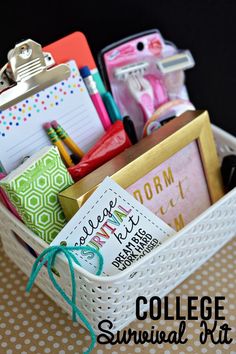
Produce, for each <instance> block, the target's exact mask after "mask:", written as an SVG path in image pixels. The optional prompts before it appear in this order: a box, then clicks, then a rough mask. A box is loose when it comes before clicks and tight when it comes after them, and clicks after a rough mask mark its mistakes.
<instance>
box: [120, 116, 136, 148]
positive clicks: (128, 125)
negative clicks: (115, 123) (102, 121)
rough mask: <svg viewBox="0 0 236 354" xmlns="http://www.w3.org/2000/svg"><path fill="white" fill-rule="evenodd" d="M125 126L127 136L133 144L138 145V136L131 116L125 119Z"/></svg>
mask: <svg viewBox="0 0 236 354" xmlns="http://www.w3.org/2000/svg"><path fill="white" fill-rule="evenodd" d="M123 124H124V129H125V131H126V134H127V135H128V137H129V138H130V141H131V143H132V144H136V143H137V142H138V138H137V134H136V131H135V127H134V123H133V121H132V119H130V117H129V116H125V117H124V118H123Z"/></svg>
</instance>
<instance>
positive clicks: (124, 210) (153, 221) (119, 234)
mask: <svg viewBox="0 0 236 354" xmlns="http://www.w3.org/2000/svg"><path fill="white" fill-rule="evenodd" d="M174 233H175V230H173V229H172V228H171V227H170V226H169V225H167V224H166V223H164V222H163V221H162V220H161V219H160V218H159V217H157V216H156V215H154V214H153V213H152V212H151V211H149V210H148V209H147V208H146V207H144V206H143V205H142V204H140V203H139V202H138V201H137V200H135V199H134V198H133V197H132V196H131V195H130V194H129V193H128V192H126V191H125V190H124V189H123V188H121V187H120V186H119V185H118V184H117V183H115V182H114V181H113V180H112V179H111V178H109V177H107V178H106V179H105V180H104V181H103V183H102V184H101V185H100V186H99V187H98V189H97V190H96V191H95V192H94V193H93V194H92V196H91V197H90V198H89V199H88V200H87V201H86V203H85V204H84V205H83V206H82V207H81V209H80V210H79V211H78V212H77V213H76V214H75V215H74V216H73V218H72V219H71V220H70V221H69V222H68V223H67V225H66V226H65V227H64V228H63V229H62V231H61V232H60V233H59V234H58V235H57V237H56V238H55V239H54V240H53V242H52V243H51V246H53V245H59V244H60V243H61V242H62V241H66V243H67V245H68V246H90V247H92V248H95V249H97V250H98V251H99V252H100V253H101V254H102V256H103V259H104V268H103V275H114V274H117V273H119V272H121V271H124V270H125V269H127V268H128V267H129V266H130V265H131V264H133V263H134V262H136V261H137V260H138V259H140V258H142V257H144V256H145V255H146V254H148V253H149V252H151V251H152V250H153V249H155V248H156V247H158V246H159V245H160V244H161V243H163V241H165V240H166V239H167V238H168V237H169V236H172V235H173V234H174ZM74 254H76V256H77V257H78V260H79V261H80V263H81V265H82V266H83V268H85V269H87V270H88V271H90V272H92V273H96V270H97V266H98V257H97V256H96V255H95V254H94V253H92V252H89V251H78V252H77V251H74Z"/></svg>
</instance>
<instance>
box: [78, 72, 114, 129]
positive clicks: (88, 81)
mask: <svg viewBox="0 0 236 354" xmlns="http://www.w3.org/2000/svg"><path fill="white" fill-rule="evenodd" d="M80 74H81V76H82V78H83V80H84V83H85V85H86V87H87V90H88V92H89V95H90V97H91V100H92V102H93V104H94V106H95V108H96V110H97V113H98V115H99V118H100V120H101V122H102V125H103V127H104V129H105V130H107V129H108V128H109V127H110V126H111V121H110V118H109V116H108V113H107V111H106V108H105V106H104V103H103V101H102V98H101V96H100V94H99V92H98V89H97V86H96V82H95V81H94V79H93V77H92V75H91V72H90V70H89V67H88V66H83V67H82V68H81V69H80Z"/></svg>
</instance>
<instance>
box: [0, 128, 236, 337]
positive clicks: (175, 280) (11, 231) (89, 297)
mask: <svg viewBox="0 0 236 354" xmlns="http://www.w3.org/2000/svg"><path fill="white" fill-rule="evenodd" d="M213 129H214V134H215V138H216V142H217V146H218V151H219V154H220V156H221V157H223V156H224V155H228V154H230V153H235V154H236V138H234V137H233V136H231V135H229V134H228V133H225V132H224V131H222V130H221V129H219V128H217V127H213ZM15 234H16V235H18V236H19V237H20V238H21V239H22V240H24V241H25V242H26V243H27V244H28V245H29V246H30V247H32V248H33V249H34V250H35V251H36V252H37V253H41V252H42V251H43V250H44V249H45V248H46V247H48V245H47V244H46V243H45V242H44V241H42V240H41V239H40V238H39V237H37V236H35V235H34V234H33V233H32V232H31V231H29V230H28V228H27V227H26V226H25V225H24V224H22V223H21V222H19V221H18V220H17V219H16V218H15V217H14V216H13V215H12V214H11V213H10V212H9V211H8V210H6V208H4V207H3V206H2V205H0V235H1V237H2V242H3V247H4V249H5V252H6V253H7V255H8V256H9V257H10V258H11V259H12V261H13V262H15V263H16V264H17V266H18V267H19V268H20V269H21V270H22V271H23V272H24V273H25V274H27V275H28V276H29V274H30V271H31V268H32V265H33V263H34V261H35V258H34V257H33V256H32V255H31V254H30V253H29V252H28V251H27V250H26V249H25V248H24V247H23V246H22V245H21V244H20V243H19V241H18V240H17V238H16V237H15ZM235 234H236V188H234V190H233V191H231V192H230V193H228V194H227V195H226V196H224V197H223V198H222V199H221V200H220V201H218V202H217V203H215V204H214V205H213V206H211V207H210V208H209V209H208V210H206V211H205V212H204V213H203V214H201V215H200V216H199V217H197V218H196V219H195V220H194V221H192V222H191V223H190V224H188V225H187V226H186V227H185V228H184V229H183V230H181V231H180V232H178V233H177V234H176V235H175V236H174V237H172V238H171V239H169V240H168V241H167V242H165V243H164V244H163V245H162V246H160V247H158V248H157V249H156V250H154V251H152V252H151V253H150V254H148V255H146V256H145V257H144V258H142V259H141V260H139V261H138V262H136V263H135V264H133V265H132V266H131V267H129V268H128V269H126V270H125V271H123V272H122V273H119V274H118V275H115V276H110V277H98V276H94V275H92V274H90V273H88V272H87V271H85V270H84V269H76V270H75V274H76V281H77V304H78V306H79V308H80V309H81V310H82V311H83V313H84V314H85V315H86V317H87V319H88V320H89V322H90V323H91V325H92V327H93V328H94V330H95V332H96V333H98V328H97V325H98V323H99V322H100V321H101V320H104V319H109V320H111V321H112V323H113V331H114V332H115V331H117V330H120V329H123V328H124V327H125V326H126V325H128V324H129V323H130V322H132V321H133V320H134V319H135V301H136V298H137V297H138V296H139V295H142V296H146V297H147V298H149V297H151V296H154V295H156V296H159V297H163V296H165V295H167V294H168V293H169V292H170V291H171V290H172V289H174V288H175V287H176V286H178V285H179V284H180V283H181V282H182V281H183V280H184V279H186V278H187V277H188V276H189V275H190V274H191V273H193V272H194V271H195V270H196V269H197V268H198V267H200V266H201V265H202V264H203V263H204V262H206V260H207V259H209V258H210V257H211V256H212V255H213V254H214V253H215V252H217V251H218V250H219V249H220V248H221V247H222V246H223V245H224V244H225V243H226V242H228V241H229V240H230V239H231V238H232V237H233V236H234V235H235ZM43 268H44V269H43V270H42V271H41V273H40V274H39V276H38V278H37V280H36V283H37V285H38V286H39V287H40V288H41V289H42V290H43V291H44V292H45V293H46V294H47V295H48V296H49V297H50V298H51V299H52V300H53V301H55V302H56V303H57V304H58V305H59V306H61V307H62V308H63V309H64V310H66V311H67V312H70V308H69V306H68V305H67V304H66V303H65V301H64V300H63V299H62V298H61V296H60V295H59V294H58V293H57V291H56V290H55V288H54V287H53V285H52V284H51V282H50V280H49V278H48V275H47V270H46V268H45V267H43ZM56 268H57V270H58V271H59V273H60V277H58V278H57V280H58V282H59V283H60V285H61V286H62V287H63V289H64V290H65V291H66V293H67V294H68V295H71V286H70V274H69V268H68V267H67V266H65V263H64V261H63V260H59V261H58V262H57V264H56ZM144 308H145V307H144Z"/></svg>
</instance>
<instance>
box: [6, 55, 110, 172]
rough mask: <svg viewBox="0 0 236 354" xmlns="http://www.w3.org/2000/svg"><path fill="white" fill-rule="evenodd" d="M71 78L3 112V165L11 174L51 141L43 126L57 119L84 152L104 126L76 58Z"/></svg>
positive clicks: (72, 66)
mask: <svg viewBox="0 0 236 354" xmlns="http://www.w3.org/2000/svg"><path fill="white" fill-rule="evenodd" d="M68 65H69V66H70V69H71V75H70V77H69V78H68V79H67V80H65V81H61V82H59V83H58V84H56V85H54V86H50V87H49V88H46V89H45V90H43V91H41V92H39V93H37V94H35V95H33V96H31V97H29V98H28V99H26V100H24V101H21V102H20V103H18V104H17V105H15V106H13V107H10V108H8V109H6V110H4V111H0V166H1V168H2V169H3V170H5V172H7V173H9V172H10V171H12V170H13V169H14V168H16V167H17V166H18V165H19V164H20V163H21V162H22V160H23V159H24V158H25V157H26V156H31V155H32V154H33V153H35V152H36V151H38V150H40V149H41V148H43V147H44V146H47V145H49V140H48V137H47V135H46V133H45V132H44V130H43V128H42V125H43V124H44V123H46V122H49V121H52V120H57V121H58V123H59V124H61V125H62V126H63V128H64V129H65V130H66V131H67V132H68V134H69V135H70V136H71V138H72V139H73V140H74V141H75V142H76V143H77V144H78V146H79V147H80V148H81V149H82V150H83V151H85V152H86V151H88V150H89V149H90V147H91V146H92V145H93V144H94V143H95V142H96V141H97V140H98V139H99V138H100V137H101V136H102V135H103V133H104V129H103V126H102V123H101V121H100V119H99V116H98V114H97V111H96V109H95V108H94V106H93V103H92V101H91V99H90V96H89V94H88V91H87V89H86V87H85V85H84V82H83V80H82V78H81V76H80V74H79V70H78V68H77V66H76V63H75V61H74V60H72V61H70V62H68Z"/></svg>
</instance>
